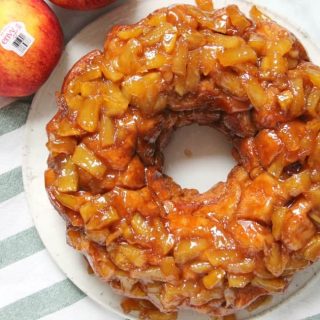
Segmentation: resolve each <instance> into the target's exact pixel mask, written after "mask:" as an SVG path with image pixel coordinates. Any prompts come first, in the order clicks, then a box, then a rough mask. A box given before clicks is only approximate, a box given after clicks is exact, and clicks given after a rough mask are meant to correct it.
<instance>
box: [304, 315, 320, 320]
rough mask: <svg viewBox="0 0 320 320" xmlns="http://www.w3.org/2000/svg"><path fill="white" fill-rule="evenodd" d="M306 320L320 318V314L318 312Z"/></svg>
mask: <svg viewBox="0 0 320 320" xmlns="http://www.w3.org/2000/svg"><path fill="white" fill-rule="evenodd" d="M305 320H320V314H317V315H315V316H312V317H309V318H306V319H305Z"/></svg>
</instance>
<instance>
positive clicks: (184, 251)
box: [174, 239, 209, 264]
mask: <svg viewBox="0 0 320 320" xmlns="http://www.w3.org/2000/svg"><path fill="white" fill-rule="evenodd" d="M208 246H209V243H208V241H207V240H205V239H194V240H181V241H180V242H179V243H178V244H177V246H176V247H175V249H174V258H175V260H176V262H177V263H178V264H184V263H186V262H188V261H190V260H193V259H195V258H197V257H198V256H200V254H201V253H202V252H203V251H204V250H206V249H207V248H208Z"/></svg>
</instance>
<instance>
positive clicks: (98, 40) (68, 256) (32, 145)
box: [23, 0, 320, 320]
mask: <svg viewBox="0 0 320 320" xmlns="http://www.w3.org/2000/svg"><path fill="white" fill-rule="evenodd" d="M176 2H179V1H176V0H161V1H160V0H158V1H155V0H129V1H127V2H126V3H125V4H123V5H120V6H119V7H117V8H116V9H115V10H113V11H112V12H109V13H107V14H106V15H104V16H103V17H101V18H99V19H98V20H96V21H95V22H93V23H92V24H91V25H89V26H88V27H86V28H85V29H83V30H82V31H81V32H80V33H79V34H78V35H77V36H76V37H74V38H73V40H71V41H70V43H69V44H68V45H67V46H66V49H65V52H64V54H63V56H62V58H61V60H60V62H59V65H58V66H57V68H56V69H55V71H54V72H53V74H52V75H51V77H50V78H49V80H48V81H47V82H46V84H45V85H44V86H43V87H42V88H41V90H40V91H39V92H38V93H37V95H36V97H35V98H34V100H33V104H32V107H31V111H30V113H29V118H28V121H27V127H26V144H25V152H24V166H23V175H24V185H25V190H26V194H27V198H28V202H29V205H30V210H31V213H32V216H33V219H34V222H35V225H36V228H37V230H38V232H39V234H40V237H41V239H42V241H43V243H44V244H45V246H46V248H47V249H48V251H49V252H50V254H51V255H52V257H53V259H54V260H55V262H56V263H57V264H58V265H59V266H60V268H61V269H62V270H63V272H65V274H66V275H67V276H68V277H69V278H70V279H71V280H72V281H73V282H74V283H75V284H76V285H77V286H78V287H79V288H80V289H81V290H82V291H83V292H85V293H86V294H87V295H88V296H89V297H91V298H92V299H93V300H94V301H96V302H98V303H99V304H101V305H102V306H104V307H105V308H106V309H107V310H108V311H113V312H115V313H117V314H119V315H123V313H122V311H121V308H120V300H121V298H120V297H118V296H117V295H115V294H114V293H113V292H112V291H111V289H110V288H109V287H108V286H107V285H105V284H104V283H102V282H101V281H99V280H98V279H97V278H95V277H93V276H90V275H88V273H87V269H86V267H85V264H84V259H83V258H82V256H81V255H80V254H78V253H77V252H75V250H73V249H71V248H70V247H69V246H67V245H66V241H65V223H64V221H63V220H62V219H61V218H60V217H59V215H58V214H57V213H56V212H55V210H54V209H53V207H52V206H51V204H50V202H49V200H48V197H47V194H46V191H45V188H44V178H43V173H44V170H45V169H46V160H47V156H48V153H47V150H46V148H45V143H46V140H47V137H46V132H45V125H46V123H47V122H48V121H49V120H50V119H51V117H52V116H53V115H54V114H55V112H56V104H55V92H56V91H58V90H59V88H60V86H61V84H62V81H63V78H64V76H65V75H66V73H67V72H68V70H69V69H70V68H71V67H72V65H73V64H74V63H75V62H76V61H77V60H78V59H79V58H81V57H82V56H83V55H85V54H86V53H87V52H89V51H91V50H92V49H95V48H101V47H102V45H103V42H104V37H105V34H106V31H107V30H108V29H109V28H110V27H112V26H113V25H115V24H128V23H134V22H136V21H138V20H139V19H141V18H143V17H145V16H146V15H147V14H148V13H150V12H152V11H153V10H155V9H157V8H159V7H162V6H168V5H171V4H174V3H176ZM180 2H184V3H191V4H193V1H192V0H181V1H180ZM230 3H235V4H238V5H239V6H240V7H241V9H242V10H243V11H245V12H248V9H249V8H250V6H251V4H252V3H251V4H250V5H249V3H248V2H244V1H239V0H215V5H216V7H222V6H224V5H226V4H230ZM265 5H267V3H266V4H265ZM269 14H270V15H271V16H274V15H273V14H272V13H270V12H269ZM274 17H275V16H274ZM275 19H276V20H277V21H278V22H279V23H280V24H282V25H283V26H285V27H287V28H288V29H290V30H291V31H293V32H294V33H295V34H296V35H297V36H298V38H300V40H301V41H302V43H303V44H304V45H305V46H306V48H307V50H308V52H309V55H310V57H311V58H312V59H313V61H314V62H316V63H318V64H319V62H320V60H319V58H318V55H317V53H318V52H319V51H318V50H317V48H316V47H315V46H313V45H312V43H311V42H310V41H309V40H308V38H307V37H306V36H305V34H304V33H302V32H301V31H299V30H297V29H295V28H294V27H293V26H292V25H291V24H290V23H288V22H287V21H286V19H283V18H280V17H275ZM199 141H201V143H199ZM185 149H190V150H191V151H192V153H193V156H192V158H191V159H190V158H188V157H186V156H185V155H184V151H185ZM230 150H231V146H230V145H229V144H228V142H227V140H226V139H225V138H224V137H223V136H222V135H221V134H219V133H217V132H216V131H215V130H214V129H211V128H206V127H199V126H196V125H193V126H190V127H187V128H182V129H180V130H179V131H178V132H177V133H175V135H174V137H173V140H172V142H171V143H170V145H169V146H168V147H167V149H166V151H165V155H166V172H167V173H168V174H169V175H171V176H172V177H173V178H174V179H175V180H176V181H177V182H179V183H180V184H181V185H182V186H184V187H194V188H198V189H199V190H200V191H205V190H206V189H208V188H210V187H211V186H212V185H214V184H215V183H216V182H218V181H220V180H224V179H225V178H226V177H227V174H228V172H229V171H230V169H231V168H232V167H233V165H234V161H233V159H232V158H231V155H230ZM194 168H197V170H194ZM318 268H319V265H314V266H313V267H311V268H309V269H308V270H305V271H304V272H302V273H300V274H299V275H298V276H297V277H296V279H295V281H294V283H293V284H292V285H291V286H290V288H289V290H288V291H287V293H286V294H284V295H279V296H277V297H275V298H274V299H273V300H272V302H271V303H270V304H269V305H268V306H264V308H262V309H259V310H257V311H255V312H254V313H251V314H248V313H246V312H243V313H241V314H239V318H238V319H249V318H250V319H260V320H265V319H273V320H278V319H279V320H280V319H281V320H282V319H283V316H284V315H285V314H290V319H292V320H295V319H296V320H300V319H302V318H304V317H307V316H309V315H313V314H315V313H317V312H319V313H320V306H318V303H317V299H316V298H317V296H318V297H320V294H319V293H318V292H317V290H316V289H315V287H314V286H313V284H314V283H315V282H316V281H317V278H318V277H317V276H315V274H316V271H317V269H318ZM309 280H310V281H309ZM306 283H309V284H308V286H307V287H306V288H304V289H303V290H300V291H299V289H301V288H302V287H304V286H305V284H306ZM298 291H299V294H297V292H298ZM289 297H290V298H289ZM302 301H303V308H302V305H301V302H302ZM280 303H281V304H280ZM266 309H267V311H265V310H266ZM108 311H106V314H107V313H109V312H108ZM110 316H111V314H110V313H109V317H108V319H109V318H110ZM126 318H130V319H135V318H134V317H128V316H126ZM194 318H196V319H198V320H205V319H208V318H207V317H205V316H200V315H195V314H193V313H192V312H182V313H181V314H180V315H179V319H181V320H191V319H194Z"/></svg>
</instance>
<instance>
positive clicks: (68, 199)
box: [54, 191, 86, 211]
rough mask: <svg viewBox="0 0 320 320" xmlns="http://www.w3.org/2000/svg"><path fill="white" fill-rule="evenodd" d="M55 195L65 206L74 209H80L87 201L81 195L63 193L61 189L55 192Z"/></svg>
mask: <svg viewBox="0 0 320 320" xmlns="http://www.w3.org/2000/svg"><path fill="white" fill-rule="evenodd" d="M54 196H55V198H56V199H57V200H58V201H59V202H60V203H61V204H62V205H63V206H65V207H67V208H69V209H71V210H73V211H79V210H80V207H81V206H82V205H83V204H84V202H85V201H86V200H85V199H84V198H83V197H81V196H74V195H71V194H67V193H61V192H59V191H56V192H54Z"/></svg>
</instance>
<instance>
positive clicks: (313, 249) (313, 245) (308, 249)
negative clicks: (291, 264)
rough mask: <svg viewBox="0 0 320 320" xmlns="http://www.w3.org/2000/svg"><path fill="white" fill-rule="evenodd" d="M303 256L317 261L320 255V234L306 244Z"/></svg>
mask: <svg viewBox="0 0 320 320" xmlns="http://www.w3.org/2000/svg"><path fill="white" fill-rule="evenodd" d="M303 256H304V258H305V259H306V260H308V261H312V262H314V261H316V260H317V259H318V258H319V257H320V235H319V234H317V235H315V236H314V237H313V238H312V239H311V240H310V241H309V242H308V243H307V245H306V246H305V248H304V250H303Z"/></svg>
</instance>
